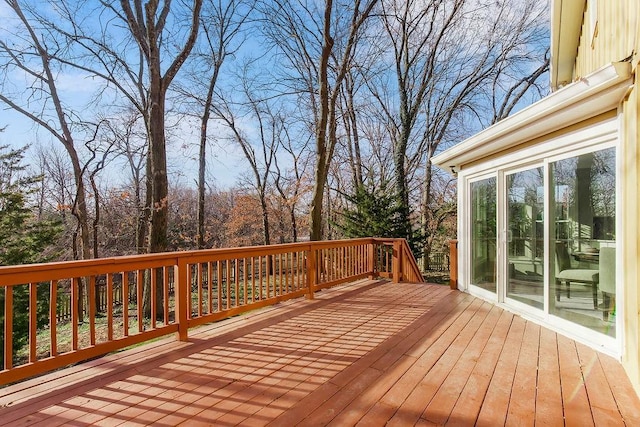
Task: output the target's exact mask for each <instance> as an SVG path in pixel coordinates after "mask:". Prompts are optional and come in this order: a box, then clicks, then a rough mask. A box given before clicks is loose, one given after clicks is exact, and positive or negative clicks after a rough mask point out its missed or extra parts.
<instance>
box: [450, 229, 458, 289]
mask: <svg viewBox="0 0 640 427" xmlns="http://www.w3.org/2000/svg"><path fill="white" fill-rule="evenodd" d="M449 287H450V288H451V289H458V241H457V240H455V239H454V240H449Z"/></svg>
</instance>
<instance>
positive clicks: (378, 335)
mask: <svg viewBox="0 0 640 427" xmlns="http://www.w3.org/2000/svg"><path fill="white" fill-rule="evenodd" d="M0 420H2V424H3V425H46V426H53V425H62V424H73V425H84V424H95V425H110V426H112V425H118V424H127V425H131V424H154V425H178V424H181V423H184V424H185V425H189V426H193V425H211V424H213V425H221V426H226V425H237V424H245V425H252V426H254V425H266V424H270V425H281V426H292V425H337V426H343V425H356V424H361V425H364V426H375V425H385V424H386V423H389V424H390V425H402V426H406V425H416V424H420V425H442V424H450V425H474V424H475V425H488V426H489V425H490V426H494V425H504V424H505V423H509V424H515V425H533V424H534V423H536V424H537V423H544V424H552V425H562V424H573V425H582V426H587V425H621V424H627V425H640V401H639V400H638V397H637V395H636V394H635V392H634V390H633V389H632V387H631V384H630V383H629V381H628V380H627V377H626V375H625V373H624V371H623V368H622V366H621V365H620V364H619V363H618V362H616V361H615V360H614V359H612V358H611V357H609V356H606V355H603V354H600V353H598V352H596V351H594V350H592V349H590V348H588V347H586V346H584V345H581V344H579V343H576V342H575V341H573V340H570V339H568V338H565V337H563V336H561V335H558V334H556V333H555V332H552V331H550V330H548V329H545V328H542V327H540V326H538V325H536V324H534V323H532V322H529V321H526V320H523V319H522V318H520V317H518V316H516V315H513V314H511V313H508V312H506V311H504V310H502V309H500V308H498V307H495V306H493V305H492V304H489V303H486V302H483V301H481V300H479V299H476V298H474V297H472V296H470V295H467V294H463V293H460V292H458V291H451V290H449V288H448V287H445V286H439V285H424V284H406V283H402V284H395V285H394V284H391V283H389V282H386V281H360V282H357V283H355V284H350V285H345V286H341V287H337V288H333V289H330V290H325V291H323V292H320V293H318V294H317V295H316V299H315V300H313V301H308V300H302V299H300V300H294V301H289V302H286V303H282V304H279V305H277V306H274V307H271V308H267V309H263V310H260V311H256V312H253V313H250V314H248V315H244V316H239V317H235V318H233V319H229V320H226V321H223V322H219V323H216V324H213V325H207V326H204V327H201V328H200V329H196V330H194V331H193V333H192V334H190V340H189V342H188V343H182V342H177V341H174V340H173V339H164V340H161V341H156V342H154V343H151V344H146V345H143V346H140V347H137V348H133V349H129V350H127V351H123V352H120V353H117V354H113V355H110V356H107V357H103V358H100V359H96V360H93V361H90V362H87V363H84V364H80V365H77V366H74V367H71V368H67V369H65V370H61V371H58V372H55V373H52V374H48V375H45V376H42V377H39V378H35V379H32V380H28V381H24V382H22V383H19V384H16V385H13V386H10V387H7V388H4V389H0Z"/></svg>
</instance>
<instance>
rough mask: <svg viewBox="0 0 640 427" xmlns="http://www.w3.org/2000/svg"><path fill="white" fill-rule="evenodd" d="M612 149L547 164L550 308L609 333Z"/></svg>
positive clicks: (612, 331) (612, 278)
mask: <svg viewBox="0 0 640 427" xmlns="http://www.w3.org/2000/svg"><path fill="white" fill-rule="evenodd" d="M615 160H616V159H615V149H614V148H610V149H606V150H601V151H596V152H593V153H587V154H583V155H581V156H577V157H572V158H569V159H563V160H560V161H557V162H554V163H551V167H550V173H551V176H550V178H551V179H550V182H551V188H550V190H551V202H552V206H551V212H552V213H553V214H554V215H555V218H554V221H552V222H551V224H550V226H551V236H552V238H554V239H555V241H554V242H555V244H553V245H552V250H553V252H554V253H553V254H552V257H551V271H550V275H551V277H552V280H551V284H552V286H550V301H549V303H550V312H551V313H553V314H555V315H557V316H560V317H562V318H564V319H567V320H570V321H572V322H575V323H579V324H581V325H583V326H586V327H588V328H591V329H594V330H597V331H600V332H602V333H605V334H608V335H610V336H615V268H616V264H615V240H616V238H615V205H616V201H615V195H616V191H615V188H616V169H615V163H616V161H615Z"/></svg>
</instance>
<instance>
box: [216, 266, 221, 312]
mask: <svg viewBox="0 0 640 427" xmlns="http://www.w3.org/2000/svg"><path fill="white" fill-rule="evenodd" d="M216 267H217V268H216V275H217V277H216V289H217V294H218V310H217V311H222V261H216Z"/></svg>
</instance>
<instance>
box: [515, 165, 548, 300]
mask: <svg viewBox="0 0 640 427" xmlns="http://www.w3.org/2000/svg"><path fill="white" fill-rule="evenodd" d="M506 192H507V224H506V225H507V227H506V228H507V269H508V270H507V287H506V296H507V298H510V299H513V300H516V301H519V302H521V303H524V304H527V305H529V306H532V307H535V308H538V309H540V310H542V309H544V255H545V253H544V252H545V251H544V221H543V212H544V171H543V168H542V167H537V168H534V169H528V170H524V171H520V172H515V173H511V174H508V175H506Z"/></svg>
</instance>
